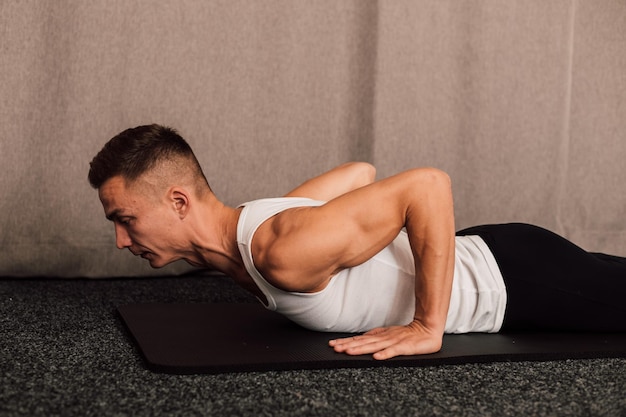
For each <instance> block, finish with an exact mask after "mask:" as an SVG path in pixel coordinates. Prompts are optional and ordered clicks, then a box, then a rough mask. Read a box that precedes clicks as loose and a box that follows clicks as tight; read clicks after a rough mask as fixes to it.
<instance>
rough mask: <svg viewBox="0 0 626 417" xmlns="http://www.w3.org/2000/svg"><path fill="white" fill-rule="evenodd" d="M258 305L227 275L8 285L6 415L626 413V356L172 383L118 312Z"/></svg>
mask: <svg viewBox="0 0 626 417" xmlns="http://www.w3.org/2000/svg"><path fill="white" fill-rule="evenodd" d="M132 302H255V300H254V299H252V298H251V297H250V296H248V295H247V294H246V293H244V292H243V291H242V290H240V289H239V288H237V287H235V286H234V285H233V284H231V283H230V281H229V280H228V279H226V278H224V277H213V276H183V277H172V278H146V279H107V280H82V279H80V280H62V279H27V280H24V279H0V376H1V377H2V379H1V386H0V415H1V416H55V415H59V416H160V415H167V416H170V415H171V416H196V415H197V416H209V415H219V416H231V415H232V416H239V415H253V416H264V415H267V416H336V415H343V416H370V415H371V416H405V415H407V416H408V415H411V416H626V359H624V358H615V359H593V360H565V361H552V362H517V363H493V364H468V365H454V366H436V367H425V368H375V369H336V370H321V371H286V372H262V373H239V374H237V373H233V374H221V375H184V376H178V375H166V374H158V373H153V372H150V371H148V370H147V369H146V368H145V366H144V363H143V361H142V358H141V356H140V355H139V353H138V352H137V350H136V347H135V345H134V344H133V342H132V340H131V338H130V336H129V334H128V332H127V331H126V330H125V328H124V326H123V324H122V322H121V320H120V319H119V317H118V315H117V313H116V307H117V306H118V305H120V304H124V303H132Z"/></svg>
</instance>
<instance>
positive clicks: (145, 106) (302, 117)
mask: <svg viewBox="0 0 626 417" xmlns="http://www.w3.org/2000/svg"><path fill="white" fill-rule="evenodd" d="M625 27H626V4H624V2H621V1H619V0H610V1H606V2H602V3H598V2H591V1H584V0H580V1H572V0H555V1H550V2H545V1H540V0H530V1H521V0H520V1H512V2H501V1H497V0H484V1H480V2H475V1H469V0H463V1H452V0H443V1H409V0H398V1H393V2H382V1H367V0H366V1H361V0H344V1H339V2H337V1H330V0H323V1H317V2H307V1H287V0H270V1H263V2H249V1H244V0H230V1H210V2H205V1H199V0H183V1H168V0H155V1H147V0H146V1H142V0H134V1H122V0H107V1H105V0H95V1H91V2H83V1H73V0H60V1H51V0H50V1H38V0H30V1H29V0H24V1H18V0H8V1H4V2H2V3H0V77H1V79H2V80H3V82H2V83H0V94H1V96H2V98H3V100H2V101H1V102H0V121H1V122H2V126H3V131H2V137H1V141H0V162H1V163H2V166H3V167H4V173H3V175H1V176H0V193H1V195H2V199H0V230H1V234H0V242H1V243H2V248H3V249H2V251H1V254H0V276H41V275H44V276H63V277H77V276H88V277H107V276H125V275H148V274H155V273H157V274H170V273H178V272H182V271H185V270H187V267H186V266H185V265H174V266H172V267H168V268H166V269H164V270H159V271H153V270H151V269H150V268H149V267H148V266H147V264H144V262H143V261H141V260H139V259H136V258H134V257H132V256H130V255H129V254H128V253H126V252H125V251H118V250H117V249H115V247H114V235H113V229H112V227H111V225H110V224H108V222H107V221H106V220H105V219H104V216H103V213H102V208H101V206H100V203H99V201H98V199H97V193H96V192H95V191H94V190H92V189H91V188H90V187H89V185H88V183H87V180H86V175H87V171H88V168H89V166H88V164H89V161H90V160H91V158H92V157H93V156H94V155H95V153H96V152H97V151H98V150H99V149H100V148H101V147H102V145H103V144H104V143H105V142H106V141H107V140H108V139H109V138H110V137H112V136H113V135H115V134H117V133H118V132H119V131H121V130H123V129H126V128H128V127H131V126H136V125H139V124H144V123H153V122H156V123H162V124H166V125H171V126H173V127H175V128H177V129H178V130H179V131H180V132H181V134H182V135H183V136H184V137H185V138H187V139H188V141H189V142H190V143H191V145H192V147H193V148H194V149H195V151H196V153H197V156H198V158H199V159H200V162H201V163H202V165H203V167H204V169H205V171H206V174H207V177H208V179H209V181H210V183H211V185H212V188H213V189H214V190H215V191H216V193H217V194H218V197H220V198H221V199H223V200H224V201H225V202H226V203H227V204H230V205H236V204H239V203H242V202H244V201H247V200H251V199H255V198H260V197H265V196H277V195H281V194H284V193H285V192H287V191H288V190H289V189H291V188H293V187H295V186H297V185H298V184H299V183H300V182H302V181H304V180H305V179H307V178H309V177H311V176H313V175H316V174H318V173H320V172H323V171H325V170H327V169H330V168H331V167H333V166H335V165H337V164H339V163H342V162H344V161H348V160H366V161H369V162H372V163H374V164H375V165H376V166H377V167H378V170H379V176H381V177H382V176H387V175H391V174H393V173H395V172H397V171H400V170H402V169H407V168H410V167H414V166H423V165H429V166H437V167H440V168H442V169H444V170H446V171H447V172H449V173H450V175H451V177H452V179H453V183H454V191H455V195H456V213H457V227H459V228H461V227H466V226H470V225H473V224H478V223H493V222H507V221H525V222H531V223H535V224H539V225H541V226H544V227H548V228H550V229H552V230H555V231H557V232H560V233H562V234H564V235H566V236H567V237H569V238H571V239H572V240H574V241H575V242H576V243H578V244H580V245H581V246H583V247H585V248H587V249H589V250H594V251H604V252H609V253H615V254H621V255H624V256H626V193H625V192H624V191H623V186H622V183H623V182H624V180H625V179H626V164H624V162H623V161H624V160H625V159H626V158H625V157H626V140H625V139H626V138H625V137H624V136H625V134H624V132H626V117H625V116H626V103H625V101H626V100H625V97H626V75H625V74H626V72H624V71H623V68H625V67H626V30H624V28H625Z"/></svg>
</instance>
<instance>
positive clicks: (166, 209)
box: [98, 176, 181, 268]
mask: <svg viewBox="0 0 626 417" xmlns="http://www.w3.org/2000/svg"><path fill="white" fill-rule="evenodd" d="M139 187H140V185H134V186H132V187H129V186H128V184H127V183H126V181H125V180H124V179H123V178H122V177H120V176H116V177H113V178H111V179H109V180H107V181H106V182H105V183H104V184H103V185H102V186H101V187H100V189H99V190H98V194H99V196H100V201H101V202H102V206H103V207H104V213H105V215H106V217H107V219H109V220H111V221H112V222H113V224H114V226H115V243H116V246H117V247H118V248H119V249H124V248H128V249H129V250H130V251H131V252H132V253H133V255H135V256H141V257H142V258H144V259H147V260H148V261H149V262H150V266H152V267H153V268H160V267H162V266H165V265H167V264H168V263H171V262H173V261H176V260H178V259H180V258H181V257H180V256H179V255H178V254H177V253H178V252H177V251H176V249H177V240H176V233H175V232H176V229H177V228H176V227H174V225H175V222H176V220H177V219H178V217H177V216H176V211H175V210H174V209H173V205H170V204H168V202H167V200H166V199H165V197H164V196H154V197H149V196H148V195H147V193H148V192H149V191H146V192H141V191H140V190H139V189H138V188H139Z"/></svg>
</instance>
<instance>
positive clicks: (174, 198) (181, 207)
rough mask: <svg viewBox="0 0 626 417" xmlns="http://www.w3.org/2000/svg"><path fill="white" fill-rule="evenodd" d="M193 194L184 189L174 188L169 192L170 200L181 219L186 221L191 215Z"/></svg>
mask: <svg viewBox="0 0 626 417" xmlns="http://www.w3.org/2000/svg"><path fill="white" fill-rule="evenodd" d="M190 196H191V194H190V193H189V192H188V191H187V190H186V189H184V188H180V187H172V188H171V189H170V192H169V200H170V202H171V204H172V206H173V208H174V210H175V211H176V213H177V214H178V217H180V219H181V220H182V219H184V218H185V217H186V216H187V214H188V213H189V208H190V205H191V198H190Z"/></svg>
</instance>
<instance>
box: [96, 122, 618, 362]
mask: <svg viewBox="0 0 626 417" xmlns="http://www.w3.org/2000/svg"><path fill="white" fill-rule="evenodd" d="M374 174H375V173H374V168H373V167H372V166H371V165H369V164H366V163H351V164H344V165H342V166H339V167H337V168H335V169H333V170H331V171H329V172H327V173H325V174H322V175H320V176H318V177H316V178H313V179H311V180H309V181H307V182H305V183H304V184H302V185H301V186H299V187H297V188H296V189H294V190H292V191H291V192H289V193H287V194H286V196H285V198H278V199H263V200H257V201H254V202H249V203H246V204H244V205H243V206H241V207H237V208H231V207H227V206H226V205H224V204H223V203H222V202H220V201H219V200H218V199H217V197H216V196H215V194H213V192H212V191H211V188H210V186H209V184H208V182H207V180H206V178H205V176H204V174H203V172H202V169H201V167H200V165H199V164H198V161H197V159H196V158H195V156H194V154H193V152H192V150H191V148H190V147H189V145H188V144H187V143H186V142H185V141H184V139H183V138H182V137H180V136H179V135H178V134H177V133H176V132H175V131H174V130H172V129H169V128H166V127H163V126H159V125H150V126H139V127H137V128H134V129H128V130H126V131H124V132H122V133H120V134H119V135H117V136H116V137H114V138H113V139H111V140H110V141H109V142H108V143H107V144H106V145H105V146H104V148H103V149H102V150H101V151H100V152H99V153H98V155H96V157H95V158H94V159H93V161H92V162H91V169H90V172H89V181H90V183H91V185H92V186H93V187H94V188H97V189H98V191H99V197H100V200H101V202H102V205H103V207H104V211H105V215H106V217H107V218H108V219H109V220H111V221H112V222H113V224H114V227H115V233H116V244H117V247H118V248H120V249H123V248H128V249H129V250H130V251H131V252H132V253H133V254H134V255H136V256H141V257H143V258H145V259H147V260H148V261H149V262H150V265H151V266H153V267H155V268H158V267H162V266H164V265H166V264H168V263H170V262H174V261H177V260H181V259H182V260H185V261H187V262H188V263H190V264H192V265H195V266H198V267H205V268H211V269H216V270H218V271H221V272H223V273H224V274H226V275H228V276H230V277H231V278H232V279H233V280H235V282H237V283H238V284H239V285H241V286H242V287H243V288H245V289H247V290H248V291H250V292H252V293H253V294H255V295H256V296H257V297H258V298H259V300H260V301H261V302H263V303H264V304H265V305H266V307H268V308H270V309H272V310H276V311H278V312H280V313H282V314H284V315H286V316H287V317H289V318H290V319H292V320H293V321H295V322H297V323H300V324H301V325H303V326H305V327H308V328H312V329H315V330H322V331H354V332H357V331H358V332H361V331H365V332H366V333H364V334H362V335H359V336H355V337H351V338H347V339H339V340H332V341H330V342H329V343H330V345H331V346H332V347H333V348H334V349H335V350H336V351H338V352H344V353H347V354H350V355H359V354H373V355H374V358H376V359H387V358H391V357H394V356H397V355H412V354H426V353H433V352H437V351H439V350H440V349H441V346H442V338H443V334H444V332H448V333H460V332H470V331H482V332H497V331H499V330H500V328H501V327H502V325H503V323H504V324H506V323H505V322H504V316H505V308H506V310H507V311H506V314H507V320H508V322H509V323H513V324H520V323H521V324H522V325H526V324H528V325H530V326H531V327H533V326H542V323H544V322H545V321H546V317H548V318H549V317H552V316H555V317H556V318H557V319H556V320H555V321H554V322H553V327H557V328H561V327H567V326H569V325H570V324H571V323H572V322H574V324H573V326H574V327H576V326H581V325H580V324H579V323H581V322H584V320H582V321H581V319H580V318H578V314H573V313H572V312H575V313H577V312H579V311H581V309H584V311H591V313H589V314H587V315H586V316H587V317H585V318H586V319H587V322H588V324H587V322H585V323H584V326H582V327H583V328H592V329H593V328H595V327H596V326H597V325H596V323H601V324H602V325H603V326H604V325H606V326H608V327H609V328H611V329H618V330H619V329H621V330H622V331H623V327H624V322H625V320H623V318H624V317H625V312H624V309H623V307H621V297H620V296H618V295H619V294H624V282H626V280H624V279H622V278H623V277H624V276H625V273H626V262H625V261H624V260H623V259H622V258H617V257H610V256H608V255H604V256H606V258H602V259H599V258H598V257H596V256H595V255H592V254H588V253H587V252H584V251H582V250H580V249H579V248H577V247H575V246H574V245H573V244H571V243H570V242H567V241H566V240H565V239H562V238H560V237H558V236H556V235H554V234H552V233H551V232H548V231H545V230H543V229H540V228H536V227H534V226H530V225H518V224H514V225H502V226H495V227H489V226H487V227H486V229H484V230H483V229H480V230H478V229H477V230H476V231H475V232H474V231H473V232H472V233H465V236H456V237H455V230H454V213H453V205H452V193H451V186H450V180H449V178H448V176H447V175H446V174H445V173H443V172H441V171H439V170H436V169H433V168H420V169H413V170H410V171H406V172H403V173H400V174H398V175H395V176H392V177H389V178H386V179H383V180H381V181H377V182H374ZM494 236H496V238H495V239H494ZM518 240H519V241H525V242H526V243H527V244H525V245H524V246H520V245H519V244H516V242H517V241H518ZM487 241H489V243H490V244H491V245H492V246H489V245H488V244H487V243H486V242H487ZM495 241H497V242H496V243H497V244H496V243H494V242H495ZM501 247H505V248H506V250H500V249H499V248H501ZM544 247H545V248H549V250H538V249H539V248H544ZM559 248H560V249H559ZM532 251H534V252H532ZM550 251H553V252H555V253H556V254H558V255H559V256H560V259H563V260H562V261H559V262H558V263H555V262H552V258H555V259H556V257H553V256H550V257H547V255H546V253H548V252H550ZM579 252H580V253H579ZM572 253H574V254H575V255H576V256H572V255H571V254H572ZM496 258H497V261H496ZM544 258H545V261H544ZM609 258H610V259H609ZM528 265H531V266H533V265H536V266H537V268H538V269H537V270H528V269H527V266H528ZM564 267H567V268H570V270H571V271H569V272H568V271H566V270H564V269H563V268H564ZM554 268H557V269H558V270H559V271H563V273H561V274H560V275H563V276H564V277H566V278H567V279H565V280H563V281H564V282H563V283H561V282H557V281H558V279H556V278H554V276H555V274H554V273H553V271H554ZM518 271H522V272H523V274H522V275H520V274H521V273H520V272H518ZM589 274H592V275H593V276H596V275H599V276H603V277H605V278H606V280H607V282H606V283H604V284H603V285H602V286H600V287H598V286H597V285H596V286H595V287H594V286H592V285H590V284H589V282H588V281H589V280H587V279H586V278H587V276H588V275H589ZM503 275H504V276H505V277H506V278H507V280H506V286H505V279H504V277H503ZM546 277H547V278H546ZM576 277H577V278H576ZM574 278H576V279H574ZM529 279H530V280H532V279H535V280H536V281H537V283H535V284H532V285H529V284H528V282H529V281H528V280H529ZM546 280H553V281H554V285H552V283H551V284H550V285H552V286H553V287H555V288H556V289H557V290H556V291H557V292H556V294H558V295H559V297H560V298H561V299H563V300H564V301H563V303H562V304H563V305H560V306H558V308H557V307H555V302H554V301H553V299H554V298H555V297H554V296H553V292H551V291H552V290H550V289H549V290H546V289H545V288H544V287H543V285H544V283H545V282H546ZM571 282H574V283H576V285H579V284H580V285H579V286H578V287H576V288H575V289H574V290H572V291H570V288H569V286H571V285H572V284H571ZM533 285H534V286H533ZM509 286H510V288H511V289H513V290H514V291H510V294H507V290H508V289H509ZM563 286H565V287H567V288H566V289H565V291H566V292H567V293H571V294H585V297H587V296H589V297H591V295H590V294H592V293H593V291H594V290H596V289H597V288H601V289H602V291H606V292H608V294H609V297H616V298H615V299H611V301H610V302H609V303H605V304H606V305H607V307H606V308H607V309H606V311H605V310H602V309H598V308H596V307H593V310H591V309H590V308H587V306H586V304H585V303H587V300H586V299H584V300H581V299H580V297H578V298H574V299H573V300H571V301H570V300H569V299H567V297H562V296H560V295H561V294H563V292H562V291H561V289H562V288H561V287H563ZM529 288H530V290H529ZM605 288H606V289H605ZM602 291H600V292H598V297H600V298H606V297H605V294H604V292H602ZM527 296H528V297H534V298H537V299H539V298H541V296H545V301H544V302H543V304H541V303H533V304H532V306H533V308H532V309H528V307H527V305H528V302H529V301H531V300H529V298H527ZM591 301H592V304H591V305H593V306H595V305H596V304H597V303H596V302H595V300H591ZM509 302H510V304H511V305H510V306H509V305H508V303H509ZM531 302H532V301H531ZM557 305H558V303H557ZM555 311H556V312H557V313H559V314H555ZM561 317H562V319H561ZM572 317H576V318H575V319H573V318H572ZM606 317H610V318H611V320H612V321H609V322H610V324H606V323H607V321H606V320H605V318H606ZM548 321H549V320H548ZM550 323H552V322H550ZM551 326H552V324H551ZM585 326H586V327H585ZM603 329H604V327H603Z"/></svg>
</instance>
